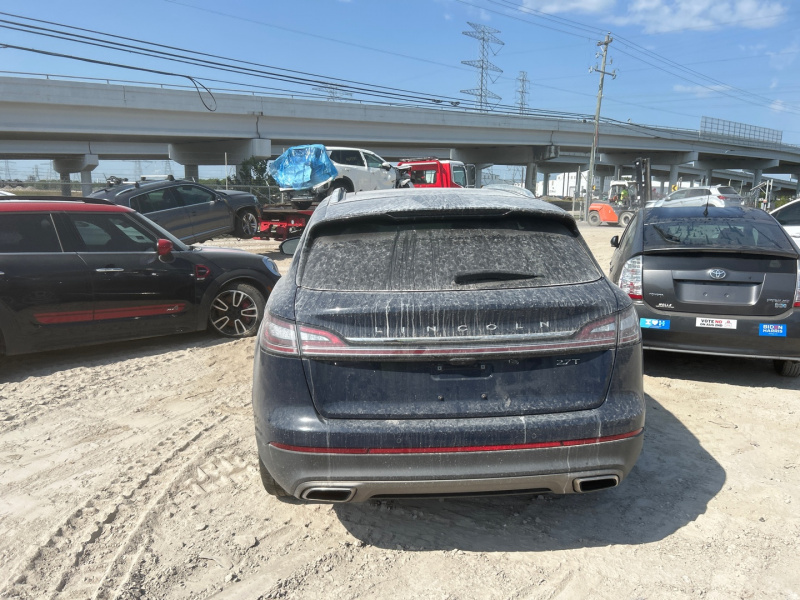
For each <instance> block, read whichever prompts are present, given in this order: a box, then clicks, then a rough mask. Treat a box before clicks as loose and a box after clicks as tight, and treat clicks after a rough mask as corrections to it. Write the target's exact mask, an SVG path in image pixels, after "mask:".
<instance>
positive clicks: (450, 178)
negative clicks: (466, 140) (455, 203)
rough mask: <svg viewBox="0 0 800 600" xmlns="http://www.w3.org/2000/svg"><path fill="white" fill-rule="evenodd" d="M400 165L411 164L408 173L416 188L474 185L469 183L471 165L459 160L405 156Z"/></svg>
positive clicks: (398, 164)
mask: <svg viewBox="0 0 800 600" xmlns="http://www.w3.org/2000/svg"><path fill="white" fill-rule="evenodd" d="M397 166H398V167H403V166H410V167H411V169H410V170H409V172H408V174H409V175H410V177H411V183H413V184H414V187H415V188H428V187H435V188H457V187H474V185H470V184H469V177H468V175H469V170H468V167H470V166H471V165H465V164H464V163H463V162H461V161H458V160H440V159H438V158H433V157H428V158H404V159H403V160H401V161H400V162H399V163H397Z"/></svg>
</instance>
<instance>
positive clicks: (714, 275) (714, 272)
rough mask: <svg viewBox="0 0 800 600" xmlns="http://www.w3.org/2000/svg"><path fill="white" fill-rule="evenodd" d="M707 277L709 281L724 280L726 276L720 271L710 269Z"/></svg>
mask: <svg viewBox="0 0 800 600" xmlns="http://www.w3.org/2000/svg"><path fill="white" fill-rule="evenodd" d="M708 275H709V277H711V279H725V277H726V276H727V275H728V274H727V273H726V272H725V271H723V270H722V269H711V270H710V271H709V272H708Z"/></svg>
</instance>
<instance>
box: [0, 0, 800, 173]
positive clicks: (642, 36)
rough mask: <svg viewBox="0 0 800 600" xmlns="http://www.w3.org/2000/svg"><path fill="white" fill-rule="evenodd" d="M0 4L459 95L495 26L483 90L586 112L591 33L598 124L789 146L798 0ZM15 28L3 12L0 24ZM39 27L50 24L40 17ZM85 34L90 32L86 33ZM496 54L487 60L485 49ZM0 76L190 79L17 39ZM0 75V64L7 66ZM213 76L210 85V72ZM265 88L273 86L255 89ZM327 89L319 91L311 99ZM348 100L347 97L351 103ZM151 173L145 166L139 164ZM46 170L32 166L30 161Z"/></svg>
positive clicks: (135, 59)
mask: <svg viewBox="0 0 800 600" xmlns="http://www.w3.org/2000/svg"><path fill="white" fill-rule="evenodd" d="M3 4H4V8H2V9H0V10H3V11H6V12H9V13H14V14H17V15H21V16H24V17H30V18H34V19H43V20H47V21H52V22H56V23H61V24H65V25H71V26H75V27H83V28H86V29H91V30H96V31H101V32H104V33H108V34H114V35H118V36H125V37H128V36H130V37H132V38H138V39H140V40H144V41H148V42H154V43H159V44H165V45H169V46H174V47H178V48H183V49H187V50H195V51H201V52H206V53H209V54H214V55H219V56H224V57H227V58H232V59H238V60H246V61H252V62H256V63H261V64H264V65H270V66H274V67H280V68H283V69H290V70H297V71H303V72H305V73H312V74H316V75H320V76H323V77H325V78H342V79H348V80H353V81H357V82H363V83H368V84H373V85H381V86H387V87H392V88H402V89H403V90H407V91H409V92H412V95H415V94H417V93H418V94H421V95H425V94H428V95H437V96H445V97H448V98H454V99H462V100H463V101H464V102H466V101H468V100H470V99H471V97H470V96H468V95H465V94H463V93H461V90H464V89H469V88H475V87H477V85H478V76H477V72H476V70H475V69H473V68H471V67H468V66H465V65H463V64H461V61H463V60H475V59H478V58H479V42H478V41H476V40H475V39H472V38H470V37H467V36H465V35H462V32H463V31H467V30H470V29H471V27H470V26H469V25H468V24H467V22H468V21H471V22H473V23H476V24H480V25H486V26H489V27H492V28H494V29H497V30H498V31H499V32H498V33H497V34H496V36H497V37H498V38H499V39H500V40H502V41H503V42H504V45H502V46H499V45H495V46H492V47H491V50H492V52H491V53H490V60H491V61H492V62H493V63H494V64H495V65H497V66H498V67H499V68H500V69H502V70H503V73H502V74H499V76H497V77H496V79H495V80H494V81H493V82H492V83H491V84H490V86H489V89H490V90H491V91H492V92H493V93H495V94H497V95H499V96H501V97H502V100H500V101H499V103H500V104H502V105H510V106H513V105H516V104H517V103H518V94H517V89H518V81H517V80H518V77H519V76H520V72H521V71H525V72H526V73H527V79H528V80H529V84H528V94H527V98H526V103H527V105H528V107H530V108H532V109H543V110H553V111H565V112H573V113H583V114H592V113H593V112H594V107H595V99H596V92H597V83H598V75H597V73H591V74H590V73H589V68H590V67H591V66H593V65H596V64H598V65H599V59H597V58H595V53H596V52H597V51H598V47H597V42H598V41H599V40H600V39H602V37H603V36H604V34H605V32H607V31H609V32H611V35H612V37H613V38H614V41H613V42H612V44H611V45H610V51H609V56H610V57H611V58H612V59H613V63H612V64H611V65H609V66H608V67H607V69H608V70H616V72H617V77H616V79H613V80H612V79H610V78H606V86H605V97H604V100H603V111H602V114H603V116H604V117H610V118H614V119H619V120H623V121H627V120H628V119H630V120H631V121H633V122H639V123H647V124H654V125H665V126H674V127H685V128H689V129H697V128H698V127H699V124H700V119H701V117H702V116H711V117H716V118H720V119H727V120H732V121H738V122H743V123H748V124H751V125H757V126H761V127H768V128H773V129H777V130H781V131H783V141H784V142H787V143H792V144H800V78H798V74H800V68H798V65H800V60H798V55H800V27H799V26H798V25H800V3H798V2H796V1H792V0H405V1H404V2H396V1H394V0H295V1H294V2H287V1H285V0H282V1H280V2H276V1H263V0H262V1H260V2H256V1H253V0H228V1H227V2H225V3H220V2H218V1H215V2H212V1H210V0H139V2H137V3H136V4H131V3H111V2H108V1H104V2H100V1H95V0H83V1H81V2H72V3H68V2H57V1H54V0H50V1H45V0H28V1H27V2H24V3H21V2H15V3H13V4H12V3H10V2H5V3H3ZM2 18H3V19H6V20H10V21H19V20H18V19H14V18H12V17H8V16H5V17H2ZM39 25H40V26H42V27H48V28H49V27H50V26H49V25H43V24H39ZM88 35H92V37H97V36H94V35H93V34H88ZM0 41H2V42H3V43H5V44H10V45H16V46H22V47H27V48H32V49H37V50H44V51H48V52H56V53H63V54H71V55H77V56H81V57H86V58H90V59H94V60H102V61H109V62H116V63H120V64H126V65H132V66H138V67H143V68H149V69H154V70H159V71H167V72H171V73H176V74H183V75H192V76H195V77H196V78H197V79H198V80H200V81H202V82H203V83H205V84H206V85H208V86H209V87H211V88H220V87H231V88H237V89H251V88H246V86H248V85H258V86H263V87H264V88H282V89H285V90H289V89H291V90H294V91H298V92H305V93H320V92H318V91H317V92H314V91H313V90H311V89H310V86H298V85H295V84H287V83H285V82H276V81H270V80H265V79H256V78H253V77H247V76H245V75H241V74H234V73H224V72H219V71H216V70H212V69H208V68H202V67H198V66H192V65H185V64H177V63H174V62H168V61H165V60H156V59H153V58H148V57H143V56H137V55H134V54H130V53H126V52H118V51H112V50H108V49H103V48H96V47H91V46H86V45H82V44H76V43H73V42H66V41H61V40H56V39H52V38H48V37H42V36H36V35H31V34H30V33H24V32H19V31H13V30H4V31H3V34H2V38H1V39H0ZM495 52H496V54H495ZM0 57H2V58H3V60H2V65H3V67H2V70H3V71H24V72H33V73H47V74H51V75H69V76H81V77H97V78H103V79H105V78H110V79H114V80H128V81H148V82H156V81H158V82H167V83H174V84H177V85H186V84H187V81H186V80H185V79H183V78H181V77H170V76H164V75H158V74H154V73H146V72H137V71H132V70H127V69H122V68H118V67H111V66H103V65H97V64H88V63H83V62H76V61H74V60H68V59H65V58H59V57H54V56H45V55H41V54H35V53H31V52H26V51H21V50H17V49H12V48H3V49H2V50H0ZM4 74H5V73H4ZM214 79H216V80H224V81H226V82H230V83H220V82H214V81H211V80H214ZM264 91H265V92H266V91H268V90H264ZM322 93H323V94H324V92H322ZM352 99H354V100H355V99H358V96H354V97H353V98H352ZM145 170H147V169H145ZM40 172H41V168H40Z"/></svg>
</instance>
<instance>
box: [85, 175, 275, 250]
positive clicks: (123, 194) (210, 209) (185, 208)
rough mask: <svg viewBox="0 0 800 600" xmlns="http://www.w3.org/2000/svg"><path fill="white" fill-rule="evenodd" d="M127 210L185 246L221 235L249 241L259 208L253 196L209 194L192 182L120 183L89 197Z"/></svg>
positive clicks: (230, 192) (258, 219)
mask: <svg viewBox="0 0 800 600" xmlns="http://www.w3.org/2000/svg"><path fill="white" fill-rule="evenodd" d="M91 197H92V198H103V199H105V200H110V201H111V202H113V203H115V204H119V205H121V206H128V207H130V208H132V209H133V210H135V211H137V212H139V213H141V214H143V215H145V216H147V218H149V219H150V220H152V221H155V222H156V223H158V224H159V225H161V226H162V227H163V228H164V229H166V230H167V231H169V232H170V233H171V234H173V235H174V236H176V237H178V238H179V239H180V240H181V241H182V242H184V243H186V244H195V243H200V242H204V241H206V240H210V239H211V238H213V237H217V236H220V235H224V234H233V235H236V236H237V237H240V238H244V239H250V238H252V237H253V236H254V235H255V234H256V233H257V232H258V229H259V225H260V222H261V216H262V211H261V204H260V203H259V201H258V199H257V198H256V197H255V196H253V195H252V194H248V193H246V192H241V191H236V190H212V189H211V188H207V187H205V186H203V185H200V184H197V183H194V182H193V181H182V180H175V179H167V180H158V181H136V182H131V181H122V182H120V183H118V184H117V185H112V186H109V187H107V188H105V189H102V190H98V191H96V192H93V193H92V194H91Z"/></svg>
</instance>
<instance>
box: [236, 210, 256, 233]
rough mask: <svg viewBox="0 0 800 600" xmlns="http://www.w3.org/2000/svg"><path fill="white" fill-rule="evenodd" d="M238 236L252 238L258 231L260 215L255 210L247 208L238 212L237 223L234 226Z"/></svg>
mask: <svg viewBox="0 0 800 600" xmlns="http://www.w3.org/2000/svg"><path fill="white" fill-rule="evenodd" d="M234 230H235V234H236V237H238V238H241V239H243V240H251V239H253V236H254V235H255V234H257V233H258V215H256V213H255V211H253V210H250V209H249V208H246V209H244V210H240V211H239V212H238V213H237V214H236V224H235V226H234Z"/></svg>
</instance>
